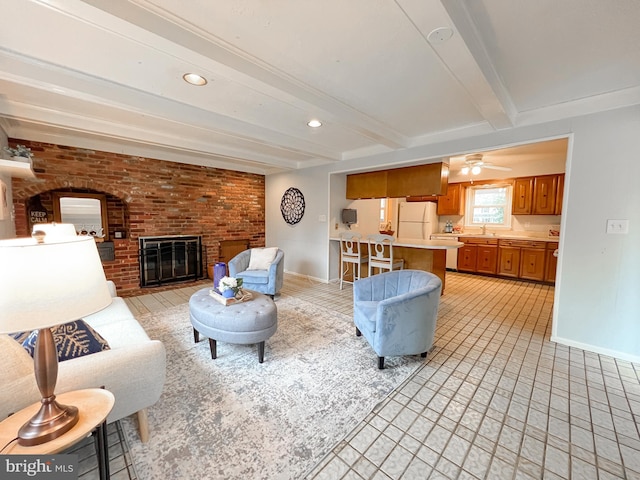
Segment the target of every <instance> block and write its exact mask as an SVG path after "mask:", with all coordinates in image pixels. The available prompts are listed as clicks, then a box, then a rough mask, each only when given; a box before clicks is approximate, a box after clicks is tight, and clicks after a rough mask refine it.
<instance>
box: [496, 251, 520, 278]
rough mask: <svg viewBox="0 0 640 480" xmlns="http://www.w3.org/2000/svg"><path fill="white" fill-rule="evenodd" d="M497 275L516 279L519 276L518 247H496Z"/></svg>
mask: <svg viewBox="0 0 640 480" xmlns="http://www.w3.org/2000/svg"><path fill="white" fill-rule="evenodd" d="M498 275H504V276H505V277H513V278H518V275H520V248H519V247H498Z"/></svg>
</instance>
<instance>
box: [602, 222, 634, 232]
mask: <svg viewBox="0 0 640 480" xmlns="http://www.w3.org/2000/svg"><path fill="white" fill-rule="evenodd" d="M607 233H608V234H612V233H613V234H618V233H620V234H627V233H629V220H607Z"/></svg>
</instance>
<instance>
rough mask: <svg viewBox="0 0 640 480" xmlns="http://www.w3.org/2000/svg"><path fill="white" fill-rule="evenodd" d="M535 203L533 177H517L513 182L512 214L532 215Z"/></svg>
mask: <svg viewBox="0 0 640 480" xmlns="http://www.w3.org/2000/svg"><path fill="white" fill-rule="evenodd" d="M532 204H533V177H523V178H516V179H515V180H514V182H513V203H512V205H511V214H512V215H530V214H531V207H532Z"/></svg>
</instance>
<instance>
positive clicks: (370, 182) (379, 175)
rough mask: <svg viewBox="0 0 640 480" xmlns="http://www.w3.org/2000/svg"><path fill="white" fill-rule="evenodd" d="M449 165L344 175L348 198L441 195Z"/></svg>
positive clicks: (432, 164)
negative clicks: (345, 176)
mask: <svg viewBox="0 0 640 480" xmlns="http://www.w3.org/2000/svg"><path fill="white" fill-rule="evenodd" d="M448 178H449V166H448V165H446V164H444V163H442V162H439V163H429V164H426V165H416V166H414V167H403V168H392V169H390V170H379V171H376V172H365V173H354V174H350V175H347V195H346V197H347V198H348V199H349V200H357V199H360V198H401V197H426V196H433V195H444V194H445V192H446V191H447V181H448Z"/></svg>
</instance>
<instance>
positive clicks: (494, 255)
mask: <svg viewBox="0 0 640 480" xmlns="http://www.w3.org/2000/svg"><path fill="white" fill-rule="evenodd" d="M460 241H461V242H464V246H463V247H460V248H459V249H458V271H460V272H468V273H482V274H486V275H498V276H500V277H509V278H521V279H524V280H534V281H537V282H549V283H555V278H556V258H555V257H554V256H553V252H554V251H555V249H556V248H558V244H557V243H556V242H546V241H536V240H509V239H497V238H495V239H493V238H486V237H460Z"/></svg>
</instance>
